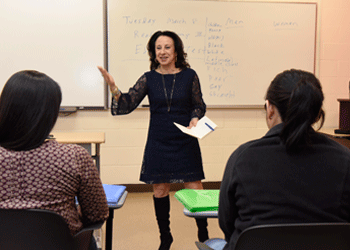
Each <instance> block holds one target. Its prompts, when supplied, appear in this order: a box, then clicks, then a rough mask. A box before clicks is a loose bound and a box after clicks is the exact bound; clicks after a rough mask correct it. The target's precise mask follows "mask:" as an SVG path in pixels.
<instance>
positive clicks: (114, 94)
mask: <svg viewBox="0 0 350 250" xmlns="http://www.w3.org/2000/svg"><path fill="white" fill-rule="evenodd" d="M111 93H112V95H113V96H119V94H120V93H121V92H120V90H119V88H118V87H116V88H115V89H114V90H113V91H111Z"/></svg>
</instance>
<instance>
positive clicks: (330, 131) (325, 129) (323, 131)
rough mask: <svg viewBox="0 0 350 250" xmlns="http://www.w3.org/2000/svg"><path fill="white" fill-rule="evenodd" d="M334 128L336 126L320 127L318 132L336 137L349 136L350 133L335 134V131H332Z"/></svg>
mask: <svg viewBox="0 0 350 250" xmlns="http://www.w3.org/2000/svg"><path fill="white" fill-rule="evenodd" d="M335 129H336V128H321V130H320V131H319V132H321V133H325V134H328V135H331V136H333V137H336V138H350V134H336V133H334V130H335Z"/></svg>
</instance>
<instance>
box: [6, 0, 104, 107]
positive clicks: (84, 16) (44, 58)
mask: <svg viewBox="0 0 350 250" xmlns="http://www.w3.org/2000/svg"><path fill="white" fill-rule="evenodd" d="M105 18H106V2H104V1H103V0H59V1H57V0H55V1H53V0H52V1H51V0H50V1H47V0H1V1H0V23H1V28H0V37H1V41H0V55H1V56H0V88H1V89H2V88H3V85H4V84H5V82H6V81H7V79H8V78H9V77H10V76H11V75H12V74H13V73H15V72H17V71H20V70H27V69H31V70H38V71H41V72H44V73H46V74H47V75H49V76H50V77H52V78H53V79H54V80H55V81H57V82H58V83H59V85H60V86H61V89H62V95H63V97H62V106H74V107H79V108H82V109H83V108H99V107H100V108H103V107H105V106H106V99H107V98H106V91H105V86H104V82H103V78H102V76H101V74H100V73H99V71H98V69H97V65H101V66H104V65H105V61H106V46H105V43H106V35H105V33H106V22H105Z"/></svg>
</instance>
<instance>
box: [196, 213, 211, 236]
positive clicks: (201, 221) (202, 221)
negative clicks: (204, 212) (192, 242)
mask: <svg viewBox="0 0 350 250" xmlns="http://www.w3.org/2000/svg"><path fill="white" fill-rule="evenodd" d="M196 224H197V227H198V240H199V241H200V242H204V241H206V240H207V239H209V234H208V228H207V227H208V219H207V218H196Z"/></svg>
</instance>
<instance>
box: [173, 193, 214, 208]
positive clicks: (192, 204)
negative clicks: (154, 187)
mask: <svg viewBox="0 0 350 250" xmlns="http://www.w3.org/2000/svg"><path fill="white" fill-rule="evenodd" d="M219 192H220V190H217V189H213V190H196V189H182V190H180V191H177V192H176V193H175V198H176V199H177V200H178V201H180V202H181V203H182V204H183V205H184V207H185V208H187V210H188V211H190V212H203V211H217V210H218V208H219Z"/></svg>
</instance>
